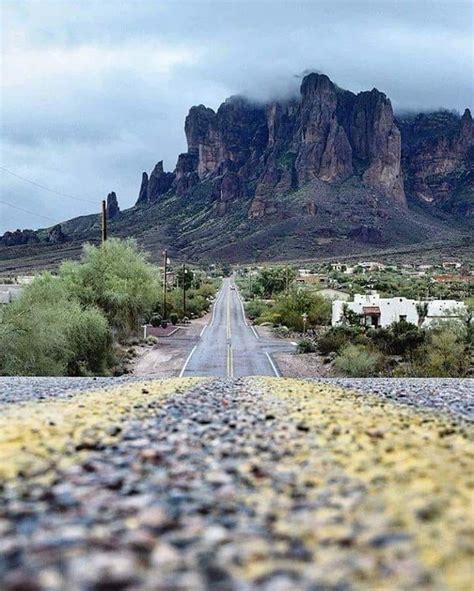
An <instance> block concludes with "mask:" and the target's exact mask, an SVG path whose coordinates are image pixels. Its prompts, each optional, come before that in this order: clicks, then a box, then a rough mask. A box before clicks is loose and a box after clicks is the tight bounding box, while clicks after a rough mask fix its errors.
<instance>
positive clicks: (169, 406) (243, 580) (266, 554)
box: [0, 378, 474, 591]
mask: <svg viewBox="0 0 474 591" xmlns="http://www.w3.org/2000/svg"><path fill="white" fill-rule="evenodd" d="M41 382H42V383H41ZM354 382H360V380H358V381H354V380H351V381H350V382H349V381H347V380H346V381H345V383H344V384H342V383H340V381H334V380H331V381H327V380H292V379H275V378H246V379H235V380H203V379H197V380H196V379H172V380H148V381H147V380H140V381H138V382H135V381H134V380H133V379H128V380H126V381H121V382H117V381H115V382H114V384H115V387H112V384H111V382H109V381H104V382H102V383H101V386H103V388H98V389H97V388H96V390H95V391H92V392H85V393H78V390H77V389H76V390H73V389H70V390H68V393H67V395H66V396H64V397H59V398H58V397H55V396H54V395H53V392H54V391H55V389H56V388H58V389H59V388H60V385H61V382H58V381H55V380H53V384H52V389H51V390H50V391H49V393H47V394H46V398H45V397H44V393H45V392H48V390H47V380H45V381H42V380H40V382H35V379H34V378H33V379H32V380H31V381H30V382H28V380H27V379H23V380H20V381H19V382H17V385H18V384H19V387H21V389H22V394H21V396H20V397H19V398H18V399H19V400H21V402H20V403H14V402H13V403H12V397H14V395H15V386H14V384H13V383H10V387H9V398H8V400H9V402H8V401H7V403H6V404H4V405H3V407H2V413H1V415H0V466H2V470H0V492H1V494H0V588H1V589H2V590H3V589H5V590H6V591H20V590H23V591H24V590H35V591H60V590H63V589H68V590H71V591H76V590H77V591H99V590H104V589H113V590H116V589H117V590H118V589H120V590H124V591H137V590H142V589H143V590H145V591H147V590H150V591H151V590H154V591H175V590H180V591H181V590H183V591H201V590H202V591H209V590H210V591H234V590H235V591H250V590H253V589H256V590H263V591H314V590H315V589H324V590H328V591H342V590H344V591H345V590H350V589H374V590H375V589H377V590H378V589H383V590H384V591H403V590H406V591H411V590H413V589H417V590H421V591H425V590H426V591H444V590H445V589H454V590H459V591H467V590H468V589H470V588H471V583H472V570H471V566H472V563H471V562H470V560H471V557H470V554H469V539H470V536H471V535H472V526H473V523H472V511H471V509H472V489H471V488H470V482H469V481H470V478H471V474H472V467H473V466H472V458H473V457H474V449H473V444H472V433H473V432H472V427H471V426H470V425H469V424H468V423H467V422H466V421H465V420H464V419H463V418H462V417H461V415H459V414H458V415H456V414H455V413H449V414H448V415H447V414H446V413H445V412H444V410H443V412H440V409H442V408H444V406H436V405H435V406H433V407H431V408H429V409H428V408H426V407H425V406H426V405H423V410H422V411H421V410H420V407H419V405H417V404H412V405H409V404H405V403H403V404H399V403H398V402H397V400H396V399H392V398H391V397H390V396H391V394H390V391H389V390H388V389H387V388H388V386H386V387H385V386H383V387H381V386H379V391H378V393H377V394H373V390H374V389H375V388H376V384H377V382H375V383H374V384H372V385H371V387H370V389H365V385H363V384H359V383H354ZM432 382H433V383H431V384H426V386H425V388H424V390H425V391H426V396H427V397H431V398H433V399H440V400H441V399H444V398H443V396H445V395H444V394H443V392H446V391H447V388H449V391H450V392H451V395H452V396H454V395H456V396H458V398H459V400H461V399H463V398H464V395H465V393H466V388H467V387H468V386H469V384H465V383H464V381H459V380H457V381H449V384H448V386H447V385H446V384H445V383H444V381H443V383H442V384H441V383H440V384H439V387H437V385H436V384H435V382H436V381H432ZM28 383H29V385H26V384H28ZM65 383H66V382H65ZM88 383H89V382H84V386H85V385H86V384H88ZM95 383H96V384H97V382H96V381H95ZM364 383H365V381H364ZM391 383H392V393H393V389H394V390H397V388H398V391H399V392H406V391H411V390H410V389H411V388H414V386H413V387H412V386H410V384H409V383H408V382H407V381H406V380H396V381H393V380H391ZM39 384H41V387H40V385H39ZM430 388H431V389H430ZM410 396H413V397H414V398H415V399H416V393H415V391H414V390H413V393H412V394H409V395H408V397H409V398H410ZM402 398H403V397H402Z"/></svg>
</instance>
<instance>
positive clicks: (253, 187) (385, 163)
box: [0, 73, 474, 262]
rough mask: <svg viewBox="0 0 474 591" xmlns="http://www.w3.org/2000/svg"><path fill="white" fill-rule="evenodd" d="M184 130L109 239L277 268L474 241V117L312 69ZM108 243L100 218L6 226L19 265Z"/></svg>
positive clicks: (113, 202) (113, 203) (192, 118)
mask: <svg viewBox="0 0 474 591" xmlns="http://www.w3.org/2000/svg"><path fill="white" fill-rule="evenodd" d="M185 133H186V139H187V145H188V149H187V151H186V152H185V153H183V154H180V155H179V156H178V160H177V163H176V166H175V169H174V171H173V172H167V171H165V170H164V167H163V162H161V161H160V162H158V164H157V165H156V166H155V168H154V169H153V171H152V172H151V173H150V174H148V173H147V172H144V173H143V175H142V182H141V186H140V191H139V195H138V200H137V203H136V206H134V207H132V208H130V209H127V210H124V211H120V209H119V207H118V203H117V198H116V195H115V194H114V193H110V194H109V196H108V198H107V208H108V213H109V219H110V220H111V224H110V234H111V235H113V236H135V237H136V238H137V239H138V240H139V242H140V244H141V245H142V246H144V247H145V248H147V249H148V250H150V251H151V252H153V253H154V254H155V255H156V257H157V259H158V258H159V257H161V252H162V250H163V249H164V248H168V249H169V250H170V252H173V256H177V255H180V256H183V257H186V258H187V259H188V260H199V259H205V260H207V261H208V262H209V261H213V262H214V261H216V260H228V261H261V260H264V261H265V260H270V259H277V260H278V259H285V258H286V259H298V258H308V257H319V256H339V255H343V254H349V253H350V254H354V253H356V252H361V251H362V252H363V251H366V249H367V248H369V250H370V251H372V250H373V249H377V248H390V247H392V246H398V245H402V244H403V245H407V244H413V243H423V244H425V243H426V242H429V241H437V242H444V241H445V240H446V241H450V240H451V239H452V238H455V239H457V238H459V237H460V236H461V238H463V239H464V238H466V239H467V240H468V239H469V238H468V236H467V235H466V236H464V232H467V231H469V230H470V229H471V225H472V224H471V220H472V217H474V195H473V184H474V183H473V180H474V174H473V155H474V148H473V123H472V117H471V114H470V112H469V111H468V110H466V112H465V113H464V115H463V116H462V117H461V116H459V115H456V114H453V113H448V112H437V113H430V114H419V115H412V116H403V117H402V116H399V117H398V118H397V119H396V118H394V114H393V110H392V106H391V103H390V100H389V99H388V98H387V97H386V96H385V95H384V94H383V93H382V92H379V91H378V90H376V89H373V90H370V91H365V92H360V93H358V94H355V93H353V92H350V91H348V90H342V89H341V88H339V87H338V86H336V85H335V84H334V83H333V82H331V80H330V79H329V78H328V77H327V76H325V75H323V74H315V73H313V74H309V75H308V76H306V77H305V78H304V79H303V80H302V84H301V87H300V93H299V96H297V97H293V98H291V99H287V100H280V101H273V102H269V103H268V104H262V103H259V104H257V103H255V102H252V101H250V100H248V99H245V98H242V97H231V98H229V99H227V100H226V101H225V102H224V103H223V104H222V105H221V106H220V107H219V108H218V109H217V111H214V110H213V109H210V108H208V107H205V106H204V105H199V106H195V107H192V108H191V109H190V111H189V114H188V116H187V117H186V121H185ZM415 204H416V206H415ZM470 216H471V218H470ZM99 236H100V217H99V216H98V215H97V214H93V215H90V216H81V217H80V218H76V219H73V220H69V221H66V222H64V223H63V224H62V225H61V228H60V231H59V229H54V228H53V229H51V228H47V229H43V230H40V231H38V232H35V231H32V230H24V231H23V232H22V231H20V230H17V231H16V232H7V233H6V234H5V235H4V236H3V237H0V246H16V245H20V248H19V249H18V251H16V252H15V257H19V256H21V255H20V254H17V253H21V252H25V253H27V254H28V253H29V252H32V251H34V250H35V248H38V249H40V250H41V251H42V252H45V251H46V250H48V247H49V245H51V242H58V241H61V240H63V239H64V238H67V241H68V249H67V251H68V252H70V251H71V248H72V247H71V244H73V243H77V244H78V245H80V244H81V243H82V242H83V241H85V240H91V241H94V240H97V238H98V237H99ZM36 243H38V246H36ZM21 247H22V248H21ZM51 250H52V251H54V252H53V255H52V256H53V258H54V260H57V251H58V247H57V244H53V245H51ZM65 251H66V249H65ZM25 256H26V255H25ZM15 257H13V258H15ZM5 258H6V259H7V260H12V255H11V254H10V253H6V254H5ZM0 259H1V253H0Z"/></svg>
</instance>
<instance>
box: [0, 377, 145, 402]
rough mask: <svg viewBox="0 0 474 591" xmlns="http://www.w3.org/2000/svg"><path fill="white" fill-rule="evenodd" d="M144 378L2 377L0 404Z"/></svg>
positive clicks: (67, 396)
mask: <svg viewBox="0 0 474 591" xmlns="http://www.w3.org/2000/svg"><path fill="white" fill-rule="evenodd" d="M140 380H143V378H139V377H130V376H123V377H115V378H50V377H0V404H8V403H12V402H14V403H22V402H31V401H41V400H50V399H58V398H70V397H71V396H73V395H74V394H77V393H78V392H85V391H88V390H97V389H98V388H100V389H109V388H114V387H116V386H117V384H126V383H129V382H136V381H140Z"/></svg>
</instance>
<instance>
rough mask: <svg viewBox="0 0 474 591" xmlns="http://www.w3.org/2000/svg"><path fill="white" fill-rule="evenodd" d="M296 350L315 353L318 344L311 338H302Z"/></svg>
mask: <svg viewBox="0 0 474 591" xmlns="http://www.w3.org/2000/svg"><path fill="white" fill-rule="evenodd" d="M296 350H297V352H298V353H314V352H315V351H316V345H315V344H314V343H313V341H311V340H310V339H301V340H299V341H298V346H297V348H296Z"/></svg>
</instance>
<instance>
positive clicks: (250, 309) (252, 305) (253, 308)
mask: <svg viewBox="0 0 474 591" xmlns="http://www.w3.org/2000/svg"><path fill="white" fill-rule="evenodd" d="M268 309H269V306H268V304H267V303H265V302H264V301H263V300H259V299H255V300H250V301H249V302H247V303H246V304H245V311H246V313H247V316H248V317H249V318H250V319H251V320H256V319H257V318H259V317H260V316H262V315H263V314H265V313H266V312H267V311H268Z"/></svg>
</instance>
